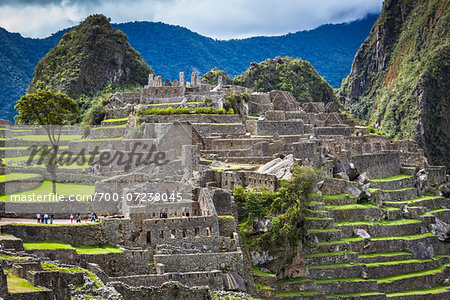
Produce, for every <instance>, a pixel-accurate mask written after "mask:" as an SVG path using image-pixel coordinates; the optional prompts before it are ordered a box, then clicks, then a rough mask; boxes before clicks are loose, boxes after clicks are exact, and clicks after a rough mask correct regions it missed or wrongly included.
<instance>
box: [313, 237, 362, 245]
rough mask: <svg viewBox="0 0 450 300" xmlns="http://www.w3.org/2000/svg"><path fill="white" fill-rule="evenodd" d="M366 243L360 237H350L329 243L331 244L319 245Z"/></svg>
mask: <svg viewBox="0 0 450 300" xmlns="http://www.w3.org/2000/svg"><path fill="white" fill-rule="evenodd" d="M361 241H364V239H363V238H360V237H350V238H344V239H342V240H340V241H329V242H320V243H319V245H324V246H325V245H336V244H344V243H350V242H361Z"/></svg>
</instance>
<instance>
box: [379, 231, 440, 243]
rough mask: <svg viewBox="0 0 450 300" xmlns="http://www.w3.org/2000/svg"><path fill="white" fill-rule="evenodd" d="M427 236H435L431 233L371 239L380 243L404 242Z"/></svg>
mask: <svg viewBox="0 0 450 300" xmlns="http://www.w3.org/2000/svg"><path fill="white" fill-rule="evenodd" d="M429 236H435V235H434V234H433V233H431V232H428V233H422V234H413V235H399V236H377V237H372V239H371V240H372V241H380V240H400V239H401V240H406V241H413V240H417V239H421V238H426V237H429Z"/></svg>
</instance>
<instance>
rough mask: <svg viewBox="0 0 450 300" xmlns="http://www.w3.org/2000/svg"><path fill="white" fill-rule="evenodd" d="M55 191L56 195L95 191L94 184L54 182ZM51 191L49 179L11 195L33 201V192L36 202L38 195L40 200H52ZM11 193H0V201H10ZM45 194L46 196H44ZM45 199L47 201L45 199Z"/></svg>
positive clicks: (90, 193) (80, 194) (83, 193)
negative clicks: (32, 187) (27, 189)
mask: <svg viewBox="0 0 450 300" xmlns="http://www.w3.org/2000/svg"><path fill="white" fill-rule="evenodd" d="M56 192H57V194H58V195H64V196H69V195H74V196H78V195H79V196H89V195H93V194H94V193H95V186H94V185H86V184H74V183H56ZM51 193H52V182H51V181H47V180H46V181H43V182H42V183H41V184H40V185H39V186H38V187H36V188H34V189H31V190H29V191H25V192H21V193H15V194H11V195H20V198H21V200H22V199H24V200H26V201H20V202H33V198H31V197H33V194H34V196H35V197H34V199H35V200H34V202H37V197H38V195H41V197H42V198H41V200H43V201H40V202H52V201H51V200H50V197H49V196H48V195H49V194H51ZM11 195H0V202H11V201H14V199H12V198H11ZM44 196H46V198H44ZM25 198H26V199H25ZM45 200H47V201H45Z"/></svg>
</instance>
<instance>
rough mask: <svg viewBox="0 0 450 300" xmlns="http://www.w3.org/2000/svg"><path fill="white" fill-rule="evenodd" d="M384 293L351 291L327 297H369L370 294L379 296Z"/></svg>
mask: <svg viewBox="0 0 450 300" xmlns="http://www.w3.org/2000/svg"><path fill="white" fill-rule="evenodd" d="M379 295H384V294H383V293H379V292H361V293H350V294H336V295H326V296H325V298H344V297H363V296H364V297H368V296H379Z"/></svg>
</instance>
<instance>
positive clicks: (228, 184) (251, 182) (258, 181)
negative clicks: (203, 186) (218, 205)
mask: <svg viewBox="0 0 450 300" xmlns="http://www.w3.org/2000/svg"><path fill="white" fill-rule="evenodd" d="M221 175H222V180H221V187H222V188H223V189H226V190H233V189H234V187H235V186H238V185H240V186H242V187H244V188H252V187H258V186H266V187H267V188H269V189H270V190H272V191H274V190H276V188H277V187H278V183H279V182H278V179H277V177H276V176H275V175H271V174H261V173H257V172H252V171H237V172H221Z"/></svg>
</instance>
